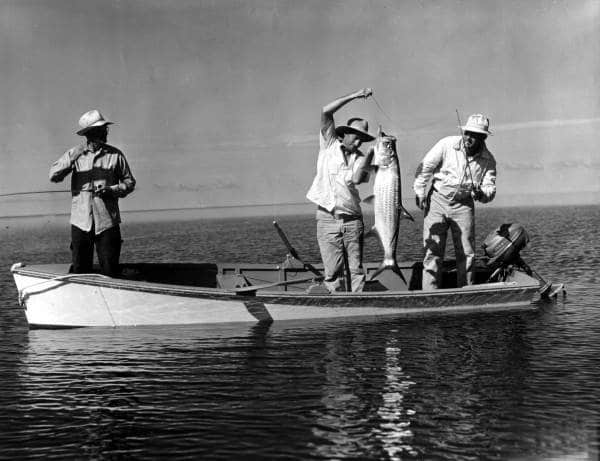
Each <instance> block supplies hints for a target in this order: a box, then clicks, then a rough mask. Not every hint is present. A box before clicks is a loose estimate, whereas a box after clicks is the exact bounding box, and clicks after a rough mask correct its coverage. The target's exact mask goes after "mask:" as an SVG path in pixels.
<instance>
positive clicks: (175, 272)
mask: <svg viewBox="0 0 600 461" xmlns="http://www.w3.org/2000/svg"><path fill="white" fill-rule="evenodd" d="M311 267H312V266H311ZM378 267H379V264H378V263H367V264H365V269H366V271H367V274H368V278H369V274H374V273H375V272H376V270H377V268H378ZM122 269H123V273H122V276H121V277H120V278H109V277H105V276H102V275H100V274H97V273H93V274H69V273H68V270H69V265H68V264H50V265H25V264H21V263H17V264H14V265H13V266H12V268H11V271H12V273H13V277H14V280H15V283H16V285H17V288H18V292H19V301H20V302H21V305H22V306H23V308H24V309H25V315H26V317H27V321H28V323H29V325H30V326H31V327H46V328H61V327H62V328H68V327H91V326H113V327H116V326H134V325H167V324H209V323H220V322H257V321H273V320H276V321H279V320H296V319H325V318H334V317H360V316H423V315H429V314H447V313H465V312H490V311H499V310H515V309H519V310H523V309H535V308H536V305H535V304H532V301H533V300H535V299H537V298H539V293H538V290H539V289H540V286H541V283H540V282H539V281H538V280H537V279H536V278H534V277H532V276H531V274H529V275H528V274H527V273H526V272H525V271H523V270H520V269H519V268H516V267H515V268H512V269H511V270H510V271H507V272H506V273H505V274H504V276H503V280H502V281H496V282H489V283H486V282H487V281H488V279H489V277H490V273H491V269H489V268H488V267H487V266H486V265H485V264H483V263H482V262H478V265H477V271H476V284H475V285H471V286H466V287H462V288H456V286H455V285H456V282H455V280H456V277H455V269H454V265H453V261H449V262H447V263H446V267H445V270H444V288H442V289H439V290H435V291H422V290H421V289H420V283H421V282H420V277H421V269H422V266H421V263H403V264H401V265H400V269H401V272H402V274H403V276H404V278H405V280H406V282H407V283H406V284H403V283H402V282H401V281H400V279H399V278H398V277H397V276H396V275H395V274H393V273H389V274H387V273H386V272H387V271H384V272H383V273H382V274H380V276H379V277H378V278H377V279H375V280H372V281H369V282H368V283H367V284H366V285H365V291H363V292H360V293H349V292H337V293H333V294H330V293H329V292H328V291H327V290H325V289H324V288H323V286H322V285H320V284H319V283H318V282H317V281H316V279H315V278H314V276H313V275H312V273H311V272H310V270H308V269H307V267H306V265H303V264H299V263H298V262H297V261H296V260H295V259H293V258H289V257H288V259H287V260H286V261H285V262H284V263H282V264H224V263H198V264H183V263H139V264H123V266H122ZM453 285H454V286H453Z"/></svg>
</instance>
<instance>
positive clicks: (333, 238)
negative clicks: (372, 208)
mask: <svg viewBox="0 0 600 461" xmlns="http://www.w3.org/2000/svg"><path fill="white" fill-rule="evenodd" d="M372 94H373V90H372V89H371V88H363V89H361V90H358V91H355V92H353V93H350V94H348V95H346V96H342V97H340V98H337V99H335V100H334V101H332V102H330V103H329V104H327V105H325V106H324V107H323V109H322V111H321V129H320V132H319V155H318V159H317V173H316V175H315V178H314V180H313V183H312V185H311V187H310V189H309V191H308V193H307V194H306V197H307V198H308V199H309V200H310V201H312V202H314V203H315V204H316V205H317V206H318V208H317V214H316V218H317V240H318V242H319V249H320V251H321V258H322V259H323V266H324V269H325V280H324V284H325V286H326V287H327V289H328V290H329V291H332V292H333V291H342V290H344V289H345V287H344V286H343V284H342V280H344V279H346V280H347V277H343V274H344V266H345V262H344V261H345V260H346V261H347V266H348V272H349V273H350V277H349V278H350V284H351V290H352V291H361V290H362V287H363V285H364V282H365V275H364V271H363V267H362V252H363V232H364V224H363V219H362V210H361V208H360V197H359V194H358V190H357V188H356V185H357V184H360V183H363V182H366V181H368V180H369V167H370V163H371V156H372V154H370V155H364V154H363V153H362V152H361V151H360V149H359V148H360V146H361V145H362V143H363V142H370V141H373V140H374V139H375V138H374V137H373V136H372V135H371V134H370V133H369V132H368V130H369V125H368V122H367V121H366V120H364V119H362V118H351V119H349V120H348V122H347V123H346V125H340V126H337V127H336V126H335V123H334V119H333V114H334V113H335V112H336V111H338V110H339V109H340V108H341V107H343V106H345V105H346V104H348V103H349V102H350V101H353V100H355V99H361V98H362V99H366V98H368V97H369V96H371V95H372Z"/></svg>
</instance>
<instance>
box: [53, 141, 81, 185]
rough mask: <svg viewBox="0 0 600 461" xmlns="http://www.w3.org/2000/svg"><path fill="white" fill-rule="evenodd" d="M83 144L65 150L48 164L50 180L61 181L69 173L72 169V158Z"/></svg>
mask: <svg viewBox="0 0 600 461" xmlns="http://www.w3.org/2000/svg"><path fill="white" fill-rule="evenodd" d="M83 148H84V147H83V146H75V147H73V148H72V149H69V150H68V151H66V152H65V153H64V154H63V155H61V157H60V158H59V159H58V160H57V161H56V162H54V163H53V164H52V165H51V166H50V175H49V176H50V181H52V182H61V181H62V180H63V179H65V178H66V177H67V176H68V175H69V173H71V172H72V171H73V162H74V161H73V159H74V158H75V155H76V154H77V151H78V150H79V149H83Z"/></svg>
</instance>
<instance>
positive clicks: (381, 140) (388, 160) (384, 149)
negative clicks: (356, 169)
mask: <svg viewBox="0 0 600 461" xmlns="http://www.w3.org/2000/svg"><path fill="white" fill-rule="evenodd" d="M397 161H398V154H397V153H396V138H395V137H394V136H388V135H385V134H383V132H380V133H379V136H378V137H377V141H376V142H375V148H374V155H373V165H377V166H378V167H383V168H385V167H389V166H390V165H392V164H393V163H394V162H397Z"/></svg>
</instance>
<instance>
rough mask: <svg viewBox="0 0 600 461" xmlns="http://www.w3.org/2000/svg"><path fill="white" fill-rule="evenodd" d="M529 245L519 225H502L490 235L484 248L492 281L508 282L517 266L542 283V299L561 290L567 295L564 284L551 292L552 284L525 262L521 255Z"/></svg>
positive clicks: (527, 238)
mask: <svg viewBox="0 0 600 461" xmlns="http://www.w3.org/2000/svg"><path fill="white" fill-rule="evenodd" d="M527 243H529V235H528V234H527V232H526V231H525V228H524V227H523V226H522V225H521V224H519V223H511V224H502V225H501V226H500V227H498V228H497V229H496V230H495V231H493V232H492V233H491V234H489V235H488V236H487V237H486V239H485V241H484V242H483V245H482V247H483V251H484V252H485V255H486V256H487V257H488V258H489V260H488V261H487V263H486V265H487V266H488V267H489V268H490V269H491V270H492V271H493V272H492V275H491V276H490V280H493V279H497V280H506V277H507V276H508V274H509V273H510V272H511V271H512V266H516V267H517V268H519V269H521V270H522V271H523V272H525V273H526V274H527V275H529V276H531V277H535V278H536V279H538V280H539V281H540V284H541V286H540V289H539V293H540V296H541V297H542V298H548V297H551V296H556V294H558V292H560V291H561V290H562V291H563V294H565V293H566V292H565V291H564V286H563V285H562V284H560V285H559V286H558V288H556V289H554V290H552V292H551V289H552V283H551V282H546V281H545V280H544V279H543V278H542V277H541V276H540V275H539V274H538V273H537V272H536V271H534V270H533V269H531V267H529V266H528V265H527V263H526V262H525V261H523V259H522V258H521V255H520V254H519V253H520V251H521V250H522V249H523V248H525V246H526V245H527Z"/></svg>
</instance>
